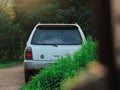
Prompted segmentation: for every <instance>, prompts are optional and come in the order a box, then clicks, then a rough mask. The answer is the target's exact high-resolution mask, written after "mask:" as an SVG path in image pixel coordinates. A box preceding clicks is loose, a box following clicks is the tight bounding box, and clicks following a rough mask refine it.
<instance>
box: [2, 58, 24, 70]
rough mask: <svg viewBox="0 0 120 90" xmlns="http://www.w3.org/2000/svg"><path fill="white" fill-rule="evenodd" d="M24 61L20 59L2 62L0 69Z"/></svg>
mask: <svg viewBox="0 0 120 90" xmlns="http://www.w3.org/2000/svg"><path fill="white" fill-rule="evenodd" d="M21 63H22V62H21V61H20V60H14V61H13V60H12V61H11V60H8V61H6V62H1V63H0V69H1V68H8V67H11V66H14V65H17V64H21Z"/></svg>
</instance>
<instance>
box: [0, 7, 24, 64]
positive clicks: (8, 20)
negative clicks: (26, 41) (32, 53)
mask: <svg viewBox="0 0 120 90" xmlns="http://www.w3.org/2000/svg"><path fill="white" fill-rule="evenodd" d="M13 14H14V13H13V10H12V9H11V8H4V9H2V8H0V42H1V44H0V62H2V61H5V60H17V59H19V58H20V56H21V54H22V52H23V51H22V45H20V44H21V43H22V40H23V37H24V36H22V35H24V34H23V32H22V30H21V29H20V24H19V23H16V24H15V23H14V16H13Z"/></svg>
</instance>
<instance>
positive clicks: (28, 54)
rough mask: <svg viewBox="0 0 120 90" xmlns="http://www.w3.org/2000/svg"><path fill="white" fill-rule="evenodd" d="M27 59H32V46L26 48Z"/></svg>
mask: <svg viewBox="0 0 120 90" xmlns="http://www.w3.org/2000/svg"><path fill="white" fill-rule="evenodd" d="M25 59H26V60H32V59H33V57H32V48H31V47H27V48H26V50H25Z"/></svg>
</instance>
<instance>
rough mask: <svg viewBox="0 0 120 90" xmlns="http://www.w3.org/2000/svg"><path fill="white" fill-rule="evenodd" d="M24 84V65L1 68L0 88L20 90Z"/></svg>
mask: <svg viewBox="0 0 120 90" xmlns="http://www.w3.org/2000/svg"><path fill="white" fill-rule="evenodd" d="M24 84H25V83H24V73H23V66H22V65H18V66H13V67H10V68H6V69H0V90H19V88H20V87H21V86H23V85H24Z"/></svg>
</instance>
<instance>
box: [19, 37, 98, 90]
mask: <svg viewBox="0 0 120 90" xmlns="http://www.w3.org/2000/svg"><path fill="white" fill-rule="evenodd" d="M94 60H96V55H95V44H94V43H93V42H92V40H91V39H88V40H87V42H86V43H85V45H83V46H82V48H81V49H80V50H78V51H77V52H75V54H74V55H73V56H70V55H67V56H66V57H63V58H61V59H59V60H58V61H57V62H56V63H54V64H52V65H51V66H50V67H48V68H46V69H44V70H43V71H42V72H40V73H39V74H38V75H36V76H35V77H34V78H33V79H32V80H31V81H30V82H29V83H28V84H27V85H25V86H24V87H22V88H21V89H20V90H60V87H61V85H62V84H63V82H64V80H66V79H68V78H72V77H74V76H75V74H76V72H77V71H80V70H84V69H85V67H86V65H87V64H88V63H89V62H91V61H94Z"/></svg>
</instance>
